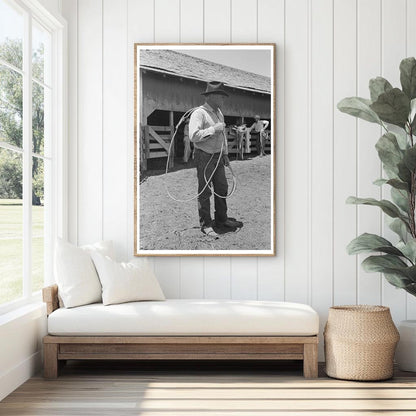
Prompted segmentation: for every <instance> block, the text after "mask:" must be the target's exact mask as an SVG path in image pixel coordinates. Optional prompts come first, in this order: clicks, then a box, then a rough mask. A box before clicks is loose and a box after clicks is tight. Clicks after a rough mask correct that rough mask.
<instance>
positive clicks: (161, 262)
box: [154, 0, 181, 298]
mask: <svg viewBox="0 0 416 416" xmlns="http://www.w3.org/2000/svg"><path fill="white" fill-rule="evenodd" d="M154 2H155V16H154V19H155V42H157V43H164V42H165V43H175V42H179V33H180V29H179V28H180V21H179V20H180V4H179V0H154ZM154 262H155V272H156V276H157V277H158V279H159V281H160V284H161V286H162V288H163V290H164V291H165V295H166V296H167V297H169V298H180V296H181V281H180V279H181V261H180V258H179V257H158V258H155V260H154Z"/></svg>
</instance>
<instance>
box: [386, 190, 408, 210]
mask: <svg viewBox="0 0 416 416" xmlns="http://www.w3.org/2000/svg"><path fill="white" fill-rule="evenodd" d="M390 194H391V199H392V200H393V202H394V203H395V204H396V205H397V206H398V207H399V208H400V209H401V210H402V211H403V212H405V213H406V214H408V212H409V199H408V195H407V192H405V191H402V190H399V189H395V188H392V189H391V191H390Z"/></svg>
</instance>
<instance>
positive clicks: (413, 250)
mask: <svg viewBox="0 0 416 416" xmlns="http://www.w3.org/2000/svg"><path fill="white" fill-rule="evenodd" d="M396 248H397V249H398V250H400V251H401V252H402V253H403V254H404V255H405V256H406V257H407V258H408V259H409V260H410V261H411V262H412V263H413V264H414V263H416V240H415V239H411V240H409V241H408V242H407V243H404V242H403V241H401V242H400V243H398V244H397V245H396Z"/></svg>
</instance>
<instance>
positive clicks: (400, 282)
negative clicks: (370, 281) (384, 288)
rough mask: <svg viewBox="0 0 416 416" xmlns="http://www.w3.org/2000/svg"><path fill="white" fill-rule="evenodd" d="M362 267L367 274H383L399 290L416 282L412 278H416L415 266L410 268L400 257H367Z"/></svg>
mask: <svg viewBox="0 0 416 416" xmlns="http://www.w3.org/2000/svg"><path fill="white" fill-rule="evenodd" d="M361 265H362V267H363V269H364V270H365V271H366V272H369V273H375V272H381V273H383V274H384V277H385V278H386V280H387V281H388V282H389V283H391V284H392V285H393V286H396V287H399V288H405V287H406V286H408V285H410V284H412V283H413V282H414V279H413V278H412V277H413V276H414V277H416V267H415V266H411V267H409V266H408V265H407V264H406V263H405V262H404V261H402V260H401V259H400V258H399V257H397V256H392V255H390V254H385V255H382V256H370V257H367V258H366V259H365V260H364V261H363V262H362V263H361Z"/></svg>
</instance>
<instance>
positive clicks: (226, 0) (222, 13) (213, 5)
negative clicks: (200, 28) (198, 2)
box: [204, 0, 231, 43]
mask: <svg viewBox="0 0 416 416" xmlns="http://www.w3.org/2000/svg"><path fill="white" fill-rule="evenodd" d="M204 6H205V7H204V42H206V43H218V42H219V43H221V42H225V43H228V42H231V36H230V35H231V0H205V2H204Z"/></svg>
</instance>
